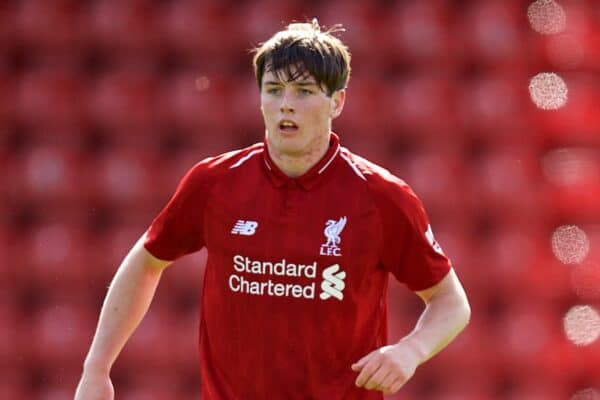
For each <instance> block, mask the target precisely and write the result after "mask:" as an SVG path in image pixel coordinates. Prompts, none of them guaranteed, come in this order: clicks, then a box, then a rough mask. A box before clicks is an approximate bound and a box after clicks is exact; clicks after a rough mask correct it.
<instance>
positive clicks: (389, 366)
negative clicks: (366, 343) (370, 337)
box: [352, 342, 422, 394]
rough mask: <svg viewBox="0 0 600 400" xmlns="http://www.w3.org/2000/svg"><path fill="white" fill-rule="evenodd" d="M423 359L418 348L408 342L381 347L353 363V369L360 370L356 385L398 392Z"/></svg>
mask: <svg viewBox="0 0 600 400" xmlns="http://www.w3.org/2000/svg"><path fill="white" fill-rule="evenodd" d="M421 360H422V357H420V356H419V355H418V353H417V351H416V349H415V348H414V347H412V346H410V345H409V344H408V343H406V342H399V343H397V344H395V345H392V346H384V347H381V348H379V349H377V350H375V351H372V352H371V353H369V354H367V355H366V356H364V357H363V358H361V359H360V360H359V361H358V362H356V363H354V364H352V370H353V371H356V372H360V373H359V374H358V377H357V378H356V386H358V387H364V388H365V389H367V390H380V391H382V392H383V393H384V394H392V393H396V392H397V391H398V390H400V388H401V387H402V386H404V384H405V383H406V382H407V381H408V380H409V379H410V378H411V377H412V376H413V375H414V373H415V370H416V369H417V367H418V366H419V364H420V363H421Z"/></svg>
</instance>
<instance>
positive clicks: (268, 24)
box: [232, 0, 312, 49]
mask: <svg viewBox="0 0 600 400" xmlns="http://www.w3.org/2000/svg"><path fill="white" fill-rule="evenodd" d="M299 3H300V2H298V1H296V0H292V1H277V0H255V1H249V2H246V3H243V4H242V5H241V6H240V7H239V8H238V9H237V10H236V13H235V14H233V15H232V17H234V16H235V15H238V16H240V17H238V18H237V19H235V20H234V23H235V24H236V25H237V28H238V34H239V35H240V37H241V38H242V45H243V46H244V48H246V49H250V48H252V47H254V46H256V45H258V43H259V42H262V41H264V40H266V39H267V38H269V37H270V36H271V35H273V34H274V33H275V32H277V31H279V30H280V29H282V28H284V26H285V25H287V24H288V23H290V22H304V20H303V19H302V18H303V15H302V13H301V10H300V7H299ZM307 16H308V15H307ZM308 17H312V16H308Z"/></svg>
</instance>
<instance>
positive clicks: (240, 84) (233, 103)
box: [200, 74, 265, 139]
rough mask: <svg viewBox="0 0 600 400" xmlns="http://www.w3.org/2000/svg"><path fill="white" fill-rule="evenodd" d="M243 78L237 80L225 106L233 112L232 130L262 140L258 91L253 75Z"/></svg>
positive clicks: (262, 128) (262, 129) (262, 131)
mask: <svg viewBox="0 0 600 400" xmlns="http://www.w3.org/2000/svg"><path fill="white" fill-rule="evenodd" d="M245 78H246V79H239V80H237V81H236V83H235V90H231V91H230V96H229V101H228V104H227V105H228V107H229V109H231V110H235V112H233V113H232V115H231V118H232V123H233V124H232V125H233V129H235V132H239V135H246V136H247V135H249V134H253V135H255V136H256V137H260V138H261V139H262V134H263V133H264V129H265V127H264V123H263V118H262V114H261V111H260V90H259V88H258V84H257V82H256V79H255V78H254V75H250V74H248V75H247V76H245ZM200 116H201V117H202V115H200Z"/></svg>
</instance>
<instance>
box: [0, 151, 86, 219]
mask: <svg viewBox="0 0 600 400" xmlns="http://www.w3.org/2000/svg"><path fill="white" fill-rule="evenodd" d="M8 168H9V171H11V174H10V175H8V176H7V181H8V183H9V187H10V191H11V193H12V196H14V198H16V199H22V200H23V201H35V202H44V203H45V205H46V206H47V207H50V209H52V210H55V209H62V210H69V209H68V207H70V206H71V205H72V204H73V202H75V201H77V200H79V199H81V198H83V196H84V194H85V191H86V186H87V182H85V180H84V179H83V176H84V175H83V174H82V173H83V172H84V169H85V164H84V163H83V160H82V154H80V153H79V152H78V151H77V150H76V149H74V148H72V147H71V148H69V147H68V146H59V145H39V146H34V147H31V148H30V149H28V151H27V152H26V153H24V154H22V155H20V156H19V157H15V158H14V159H13V160H11V163H10V165H9V166H8ZM69 211H73V209H71V210H69Z"/></svg>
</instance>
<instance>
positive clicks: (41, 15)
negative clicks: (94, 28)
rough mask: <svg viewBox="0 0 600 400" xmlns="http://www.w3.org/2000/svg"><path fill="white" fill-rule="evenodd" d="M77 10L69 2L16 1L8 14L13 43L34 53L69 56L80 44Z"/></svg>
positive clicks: (76, 7) (69, 0)
mask: <svg viewBox="0 0 600 400" xmlns="http://www.w3.org/2000/svg"><path fill="white" fill-rule="evenodd" d="M78 11H79V5H78V2H77V1H73V0H59V1H53V2H51V3H49V2H43V1H41V2H40V1H35V0H25V1H20V2H18V3H17V4H16V7H15V10H14V14H13V15H12V21H13V23H14V25H15V30H16V36H17V38H16V39H17V42H18V43H20V44H23V45H25V46H26V47H27V48H28V49H29V50H33V51H35V52H36V53H37V54H44V55H46V56H51V55H54V57H56V55H57V54H60V55H61V57H64V58H68V57H70V55H71V54H72V53H73V50H75V49H80V46H81V44H82V40H81V39H82V35H81V20H80V19H79V15H78Z"/></svg>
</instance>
